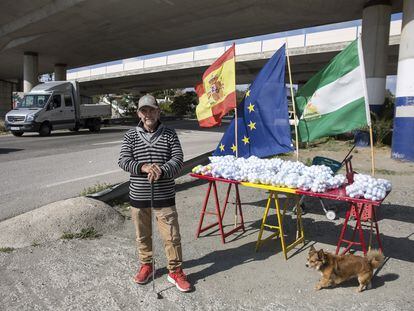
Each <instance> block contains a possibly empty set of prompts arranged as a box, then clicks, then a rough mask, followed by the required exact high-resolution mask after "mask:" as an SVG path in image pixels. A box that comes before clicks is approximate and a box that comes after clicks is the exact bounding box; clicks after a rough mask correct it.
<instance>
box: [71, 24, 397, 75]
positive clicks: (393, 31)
mask: <svg viewBox="0 0 414 311" xmlns="http://www.w3.org/2000/svg"><path fill="white" fill-rule="evenodd" d="M361 29H362V27H361V26H354V27H346V28H340V29H334V30H325V31H317V32H311V33H305V32H304V33H303V34H299V35H290V36H286V37H278V38H273V39H266V40H258V41H253V42H246V43H239V44H236V55H245V54H254V53H264V52H271V51H276V50H277V49H278V48H279V47H280V46H281V45H282V44H284V43H285V42H287V43H288V47H289V48H299V47H311V46H316V45H323V44H333V43H340V42H348V41H352V40H355V39H356V38H357V36H358V34H359V33H360V32H361ZM400 33H401V20H396V21H392V22H391V24H390V37H392V36H396V35H399V34H400ZM229 47H230V45H223V46H219V47H211V48H209V47H206V48H205V49H196V48H194V50H192V51H187V52H184V53H172V54H169V55H166V56H153V57H151V56H150V57H145V58H139V57H138V58H131V59H125V60H123V61H122V63H120V64H111V65H103V66H94V68H85V69H81V70H77V71H69V72H68V73H67V79H68V80H75V79H84V78H91V77H94V76H105V75H108V74H113V73H120V74H122V73H123V72H125V73H126V72H128V71H131V70H140V69H147V68H154V67H162V66H168V65H174V64H181V63H188V62H195V61H202V60H209V59H215V58H217V57H219V56H220V55H221V54H223V53H224V51H225V50H226V49H228V48H229Z"/></svg>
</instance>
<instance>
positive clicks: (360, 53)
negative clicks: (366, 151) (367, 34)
mask: <svg viewBox="0 0 414 311" xmlns="http://www.w3.org/2000/svg"><path fill="white" fill-rule="evenodd" d="M357 40H358V58H359V65H360V66H361V76H362V88H363V89H364V99H365V114H366V116H367V125H368V126H369V141H370V145H371V174H372V176H374V175H375V157H374V138H373V137H374V135H373V133H372V124H371V113H370V109H369V98H368V89H367V80H366V77H365V62H364V51H363V50H362V40H361V36H358V39H357Z"/></svg>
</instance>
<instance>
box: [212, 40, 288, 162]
mask: <svg viewBox="0 0 414 311" xmlns="http://www.w3.org/2000/svg"><path fill="white" fill-rule="evenodd" d="M285 62H286V57H285V46H284V45H283V46H282V47H281V48H280V49H279V50H277V51H276V53H275V54H274V55H273V56H272V58H270V59H269V61H268V62H267V63H266V65H265V66H264V67H263V68H262V70H261V71H260V72H259V74H258V75H257V77H256V79H255V80H254V82H253V83H252V84H251V85H250V88H249V89H248V90H247V91H246V95H245V97H244V99H243V101H242V102H241V103H240V105H239V106H238V107H237V115H238V117H237V127H238V128H237V142H238V148H237V149H238V156H239V157H245V158H248V157H250V156H252V155H255V156H257V157H260V158H263V157H267V156H271V155H275V154H279V153H285V152H289V151H292V150H293V146H292V138H291V135H290V125H289V114H288V105H287V99H286V89H285ZM234 127H235V119H233V121H232V122H231V124H230V126H229V128H228V129H227V131H226V132H225V133H224V135H223V138H222V139H221V141H220V143H219V145H218V146H217V149H216V150H215V151H214V153H213V155H215V156H222V155H236V143H235V133H234Z"/></svg>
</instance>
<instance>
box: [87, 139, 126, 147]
mask: <svg viewBox="0 0 414 311" xmlns="http://www.w3.org/2000/svg"><path fill="white" fill-rule="evenodd" d="M120 143H122V140H116V141H107V142H105V143H96V144H92V146H98V145H110V144H120Z"/></svg>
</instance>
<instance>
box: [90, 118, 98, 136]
mask: <svg viewBox="0 0 414 311" xmlns="http://www.w3.org/2000/svg"><path fill="white" fill-rule="evenodd" d="M100 130H101V120H99V119H94V120H93V121H92V124H91V125H90V126H89V131H91V132H94V133H96V132H99V131H100Z"/></svg>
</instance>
